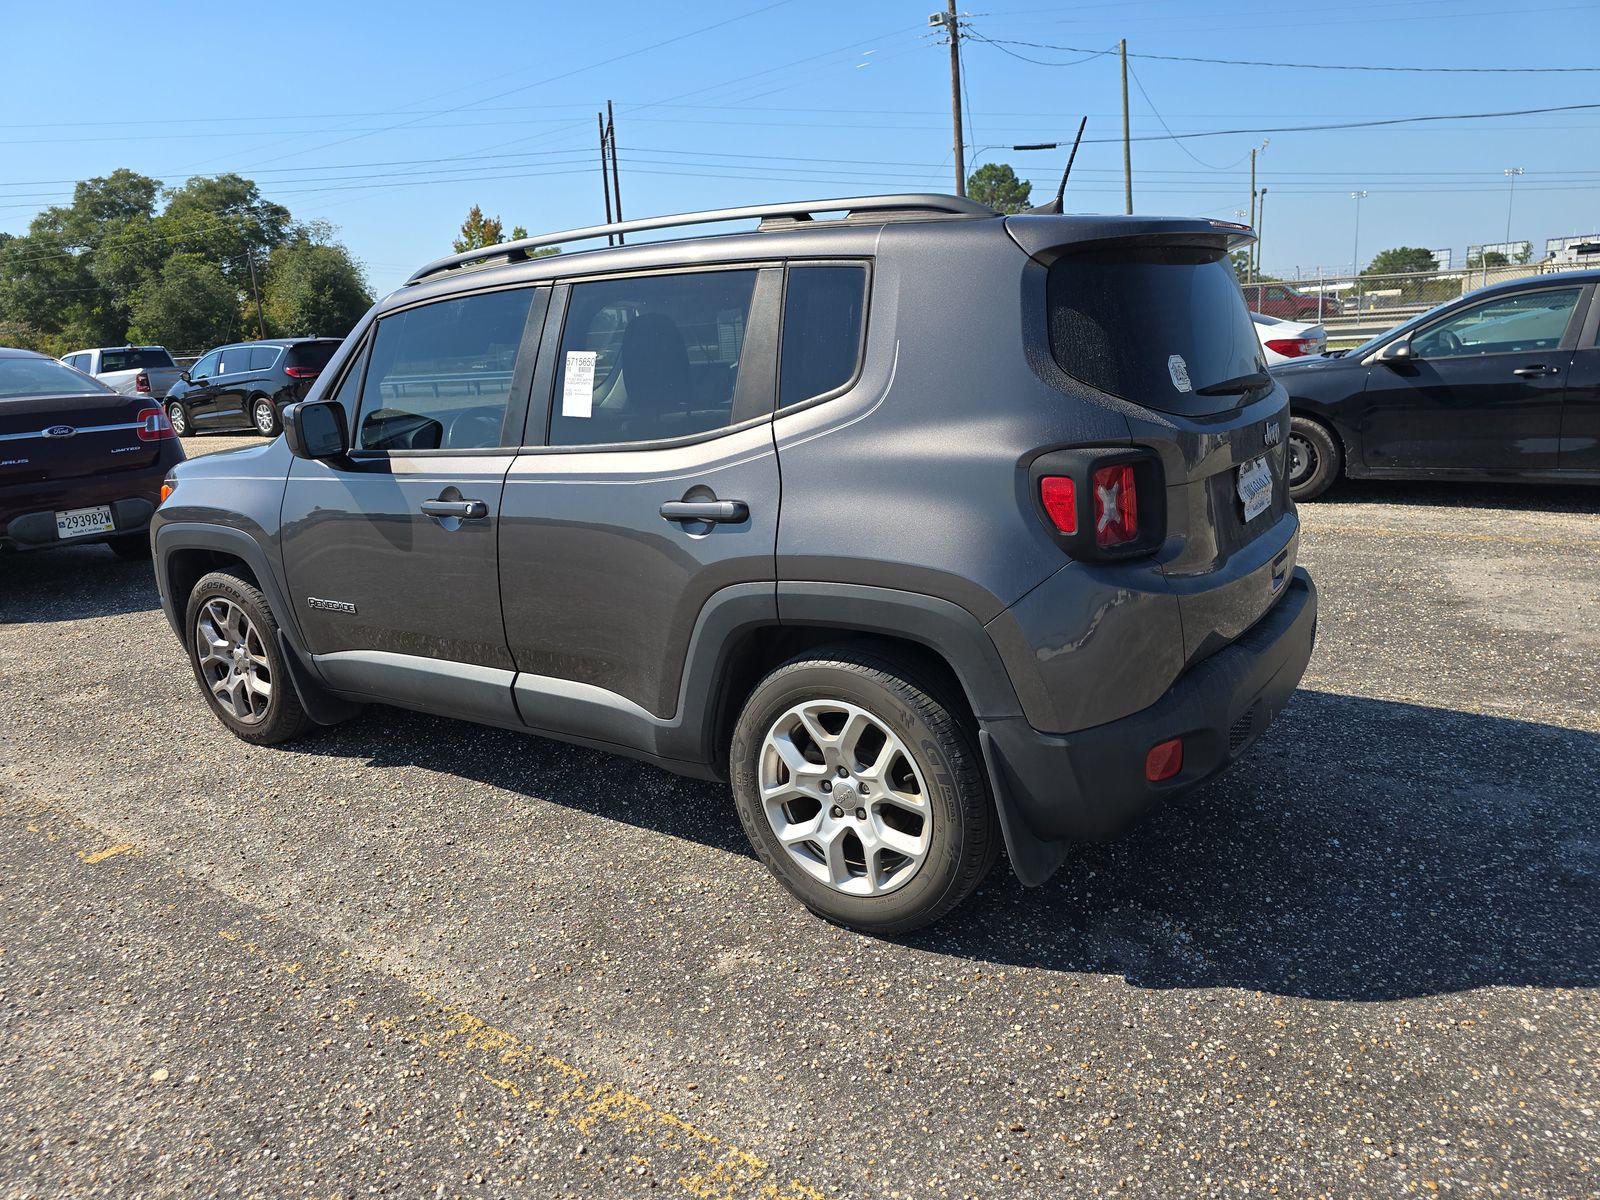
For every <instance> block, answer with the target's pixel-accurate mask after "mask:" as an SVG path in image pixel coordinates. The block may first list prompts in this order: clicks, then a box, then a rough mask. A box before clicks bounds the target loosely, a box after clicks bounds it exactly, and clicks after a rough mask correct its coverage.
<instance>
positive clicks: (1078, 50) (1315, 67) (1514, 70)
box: [968, 33, 1600, 75]
mask: <svg viewBox="0 0 1600 1200" xmlns="http://www.w3.org/2000/svg"><path fill="white" fill-rule="evenodd" d="M968 36H969V37H972V38H976V39H977V40H978V41H980V42H987V43H989V44H990V45H991V46H995V47H997V48H999V49H1002V50H1003V49H1005V47H1006V46H1027V47H1029V48H1031V49H1034V50H1062V51H1065V52H1066V53H1069V54H1082V55H1085V56H1086V57H1084V58H1080V59H1076V60H1075V61H1073V62H1069V63H1047V62H1041V61H1040V60H1038V59H1028V60H1027V61H1028V62H1038V63H1039V65H1040V66H1044V67H1072V66H1076V65H1077V64H1078V63H1081V62H1088V61H1089V59H1091V58H1099V57H1101V56H1102V55H1105V54H1110V53H1111V51H1110V50H1088V49H1085V48H1084V47H1082V46H1053V45H1050V44H1048V43H1046V42H1019V41H1015V40H1011V39H1004V38H991V37H984V36H983V35H982V34H978V33H972V34H969V35H968ZM1006 52H1007V53H1010V51H1006ZM1013 57H1016V58H1021V57H1022V55H1020V54H1019V55H1014V56H1013ZM1128 57H1129V58H1150V59H1158V60H1160V61H1162V62H1188V63H1208V64H1211V65H1213V66H1224V67H1285V68H1289V69H1292V70H1297V71H1385V72H1396V73H1410V74H1420V75H1586V74H1589V75H1592V74H1596V73H1600V67H1408V66H1401V67H1386V66H1376V65H1372V64H1358V63H1297V62H1265V61H1262V60H1260V59H1253V58H1200V57H1198V56H1196V55H1190V54H1131V53H1130V54H1129V55H1128Z"/></svg>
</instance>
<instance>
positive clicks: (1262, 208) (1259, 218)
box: [1255, 188, 1267, 275]
mask: <svg viewBox="0 0 1600 1200" xmlns="http://www.w3.org/2000/svg"><path fill="white" fill-rule="evenodd" d="M1266 224H1267V189H1266V188H1262V189H1261V200H1260V202H1259V203H1258V204H1257V205H1256V272H1255V273H1256V274H1257V275H1259V274H1261V231H1262V229H1264V228H1266Z"/></svg>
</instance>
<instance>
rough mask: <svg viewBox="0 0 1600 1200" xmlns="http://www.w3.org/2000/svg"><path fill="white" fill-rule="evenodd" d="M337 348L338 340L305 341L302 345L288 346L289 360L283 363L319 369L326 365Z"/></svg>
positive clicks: (314, 369)
mask: <svg viewBox="0 0 1600 1200" xmlns="http://www.w3.org/2000/svg"><path fill="white" fill-rule="evenodd" d="M338 348H339V343H338V342H306V343H305V344H304V345H300V346H290V347H289V361H288V362H287V363H286V364H285V365H287V366H291V367H307V368H309V369H310V370H313V371H320V370H322V368H323V367H325V366H327V365H328V360H329V359H330V358H332V357H333V352H334V351H335V350H337V349H338Z"/></svg>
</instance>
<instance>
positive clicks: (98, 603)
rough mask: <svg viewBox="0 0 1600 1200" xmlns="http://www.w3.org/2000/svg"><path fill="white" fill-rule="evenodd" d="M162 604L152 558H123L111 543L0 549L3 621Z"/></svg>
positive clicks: (106, 613) (116, 612) (76, 616)
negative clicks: (12, 550) (16, 550)
mask: <svg viewBox="0 0 1600 1200" xmlns="http://www.w3.org/2000/svg"><path fill="white" fill-rule="evenodd" d="M160 606H161V598H160V596H159V595H158V594H157V592H156V577H155V571H154V569H153V568H152V567H151V565H150V563H149V562H148V561H145V562H125V561H124V560H122V559H120V558H118V557H117V556H116V555H115V554H113V553H112V552H111V549H110V547H107V546H70V547H66V548H64V549H60V550H34V551H29V552H27V553H25V554H0V624H5V625H22V624H33V623H37V622H43V621H77V620H83V619H86V618H92V617H110V616H120V615H123V614H125V613H136V612H149V611H151V610H153V609H156V608H159V607H160Z"/></svg>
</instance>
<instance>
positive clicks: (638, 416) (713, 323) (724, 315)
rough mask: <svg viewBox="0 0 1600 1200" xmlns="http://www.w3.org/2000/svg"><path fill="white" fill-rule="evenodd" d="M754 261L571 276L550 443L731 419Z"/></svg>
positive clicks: (662, 434)
mask: <svg viewBox="0 0 1600 1200" xmlns="http://www.w3.org/2000/svg"><path fill="white" fill-rule="evenodd" d="M755 283H756V272H755V271H702V272H696V273H694V274H686V275H653V276H644V277H639V278H633V279H605V280H597V281H595V282H593V283H579V284H575V285H573V288H572V295H571V299H570V301H569V303H568V306H567V319H566V328H565V331H564V333H563V334H562V338H561V351H560V360H559V362H558V364H557V367H558V370H557V379H556V391H555V405H554V408H553V410H552V412H551V417H550V444H551V445H552V446H588V445H598V444H603V443H607V442H645V441H655V440H657V439H661V438H674V437H684V436H686V435H689V434H694V433H704V432H706V431H707V430H711V429H719V428H721V427H723V426H725V425H728V424H730V423H731V422H732V420H733V407H734V404H733V401H734V385H735V383H736V382H737V380H738V374H739V362H740V354H741V352H742V351H743V348H744V340H745V323H746V321H747V320H748V318H749V315H750V300H751V297H752V295H753V294H754V291H755Z"/></svg>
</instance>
